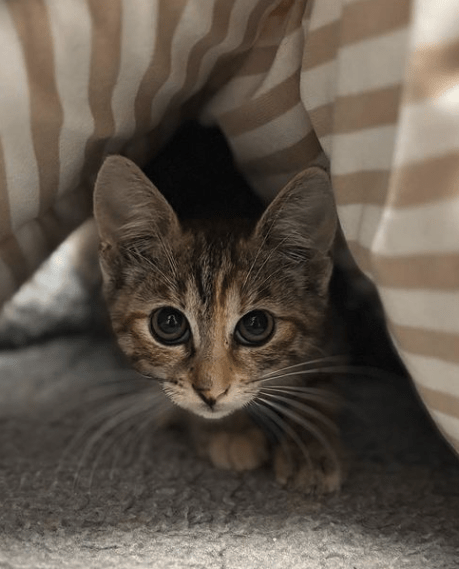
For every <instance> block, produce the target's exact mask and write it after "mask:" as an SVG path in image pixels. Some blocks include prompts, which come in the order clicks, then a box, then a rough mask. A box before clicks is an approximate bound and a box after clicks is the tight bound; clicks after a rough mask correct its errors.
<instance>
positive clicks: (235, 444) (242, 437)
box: [200, 427, 269, 471]
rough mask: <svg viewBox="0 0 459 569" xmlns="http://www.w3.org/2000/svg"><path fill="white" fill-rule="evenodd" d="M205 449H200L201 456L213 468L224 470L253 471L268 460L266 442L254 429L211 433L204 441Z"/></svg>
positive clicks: (261, 433)
mask: <svg viewBox="0 0 459 569" xmlns="http://www.w3.org/2000/svg"><path fill="white" fill-rule="evenodd" d="M206 447H207V448H205V449H203V448H201V449H200V450H201V454H206V455H207V456H208V457H209V458H210V460H211V461H212V464H213V465H214V466H216V467H217V468H222V469H225V470H236V471H243V470H254V469H255V468H258V467H260V466H262V465H263V464H264V463H265V462H266V461H267V460H268V458H269V451H268V441H267V440H266V437H265V435H264V434H263V432H262V431H261V430H260V429H257V428H256V427H253V428H250V429H248V430H246V431H242V432H231V431H219V432H216V433H213V434H211V435H210V436H209V438H208V440H207V441H206ZM202 451H204V453H203V452H202Z"/></svg>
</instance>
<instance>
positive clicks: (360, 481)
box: [0, 277, 459, 569]
mask: <svg viewBox="0 0 459 569" xmlns="http://www.w3.org/2000/svg"><path fill="white" fill-rule="evenodd" d="M53 279H54V277H53ZM72 282H74V281H73V280H72V279H70V281H68V282H67V284H66V288H65V290H66V292H65V294H64V296H67V297H68V298H67V300H68V301H69V302H70V305H72V306H73V307H75V306H77V307H78V306H79V305H78V303H75V298H71V297H72V294H73V293H74V292H75V291H74V290H73V289H72V286H71V284H69V283H72ZM72 291H73V292H72ZM59 294H60V296H59V297H58V301H57V300H55V303H56V302H58V304H59V311H60V313H62V314H65V315H66V316H65V318H66V321H67V322H68V321H69V310H70V308H69V306H70V305H69V306H67V308H65V306H64V305H65V302H67V301H65V299H64V298H63V296H62V294H63V293H62V289H61V291H60V293H59ZM75 294H76V295H77V296H78V294H77V293H75ZM69 299H70V300H69ZM40 310H41V309H40ZM40 310H38V309H37V310H35V312H33V311H32V315H33V317H34V318H35V325H36V326H37V329H39V331H37V334H36V335H37V336H40V335H41V336H43V330H42V329H41V328H40V327H42V325H43V319H44V318H49V319H50V321H52V319H53V317H52V316H49V315H47V316H45V315H43V313H42V312H41V311H40ZM82 310H83V309H81V307H79V308H78V310H77V311H78V313H79V314H80V316H81V314H82ZM70 312H71V310H70ZM11 314H13V313H10V327H8V325H5V324H4V327H3V340H4V342H3V343H4V345H7V344H8V342H9V340H11V339H12V338H13V337H20V336H21V334H20V332H18V331H17V322H16V323H14V322H13V324H11V322H12V320H11ZM15 314H22V316H21V318H19V320H21V319H22V324H23V325H24V322H26V320H27V318H25V316H24V314H26V313H24V312H22V313H21V309H20V308H19V309H17V312H15ZM29 315H30V313H29ZM56 318H59V316H57V317H56ZM13 320H14V319H13ZM70 320H71V318H70ZM75 321H78V319H76V320H75ZM86 322H87V321H86ZM52 324H53V327H54V330H56V329H59V326H58V325H57V324H56V322H52ZM25 325H26V327H27V330H28V331H29V333H30V334H31V335H32V336H33V323H31V322H28V323H27V322H26V324H25ZM15 326H16V332H14V329H15ZM64 328H65V326H64ZM67 328H68V326H67ZM70 328H71V326H70ZM84 328H85V326H80V324H79V321H78V322H77V323H76V324H75V323H74V331H77V330H80V333H78V334H73V335H70V336H68V335H67V336H61V337H60V338H54V339H48V340H47V341H42V342H41V343H35V344H32V345H31V346H29V347H23V348H21V349H11V348H4V349H3V351H2V352H1V353H0V425H1V428H0V449H1V450H0V501H1V508H0V568H2V569H9V568H15V569H16V568H17V569H19V568H46V569H54V568H56V569H57V568H65V567H69V568H70V567H71V568H80V567H81V568H85V569H92V568H94V569H95V568H98V569H99V568H110V569H112V568H117V567H119V568H127V569H130V568H144V567H145V568H147V567H149V568H150V567H159V568H184V567H190V568H191V567H192V568H196V569H197V568H203V569H204V568H206V569H213V568H222V569H233V568H234V569H236V568H237V569H248V568H267V567H270V568H271V567H272V568H282V569H286V568H290V567H292V568H293V567H298V568H306V569H308V568H314V569H319V568H322V567H323V568H327V569H335V568H336V569H338V568H340V569H341V568H342V569H391V568H393V569H401V568H423V569H424V568H427V569H437V568H445V569H453V568H455V567H459V523H458V512H459V490H458V489H459V463H458V461H457V459H456V458H455V457H453V455H452V454H451V453H450V451H449V449H448V448H447V447H446V445H445V444H444V443H443V442H442V440H441V438H440V437H439V436H438V435H437V434H436V432H435V430H434V429H433V428H432V426H431V425H430V422H429V421H428V420H427V419H426V417H425V415H424V412H423V410H422V409H421V407H420V404H419V403H418V401H417V399H416V397H415V395H414V394H413V392H412V391H411V388H410V386H409V384H408V382H407V381H406V380H404V379H400V380H399V381H394V380H389V379H388V380H387V381H386V380H384V379H381V378H380V379H376V378H348V379H347V380H346V381H345V382H343V389H344V390H345V392H346V394H347V396H346V397H347V400H348V401H349V411H348V412H347V414H346V416H345V417H344V419H343V431H344V433H345V437H346V440H347V444H348V446H349V448H350V449H352V453H353V459H352V461H351V463H350V469H349V476H348V480H347V482H346V484H345V486H344V488H343V490H342V492H341V493H340V494H338V495H334V496H329V497H326V498H323V499H316V498H313V497H305V496H302V495H299V494H297V493H294V492H291V491H287V490H285V489H282V488H279V487H278V486H277V485H276V484H275V482H274V481H273V479H272V475H271V472H270V471H269V469H266V470H264V469H262V470H259V471H256V472H251V473H247V474H243V475H239V474H234V473H230V472H225V471H219V470H216V469H214V468H212V467H211V466H210V465H208V464H207V463H206V462H204V461H202V460H200V459H198V458H197V457H196V456H195V454H194V452H193V450H192V448H191V446H190V445H189V443H188V441H187V438H186V436H185V434H184V433H181V432H179V431H176V430H175V431H174V430H169V431H161V432H159V433H158V434H155V435H152V436H151V438H150V439H145V441H146V442H145V444H144V445H143V447H142V449H141V450H142V452H140V451H137V450H136V451H135V452H133V453H132V457H130V456H128V455H129V454H130V453H129V452H128V451H129V449H130V446H129V445H128V444H127V443H126V440H130V439H127V438H126V439H125V440H124V441H123V439H122V438H121V439H113V438H112V439H110V438H108V439H107V443H106V446H105V447H104V452H103V453H102V452H101V453H99V458H100V460H99V461H97V460H96V459H95V458H91V459H90V460H89V459H88V460H87V461H83V463H82V465H81V468H79V467H78V464H79V461H80V459H81V457H82V453H84V448H85V442H87V441H85V440H84V438H83V441H82V443H81V445H79V446H75V445H73V446H72V445H70V442H71V441H72V440H73V439H74V436H75V434H76V433H77V432H78V431H79V430H80V429H81V426H82V425H84V424H85V422H87V420H88V416H90V411H89V410H88V409H86V411H85V407H87V404H86V403H84V401H86V399H85V397H86V396H85V393H88V389H89V387H90V386H92V385H95V384H97V383H98V382H101V381H106V380H107V379H109V378H110V377H114V378H119V377H120V374H123V373H124V372H123V371H120V363H119V358H118V356H117V353H116V351H115V349H114V348H113V345H112V344H111V343H110V341H108V340H107V339H104V338H103V337H102V338H101V337H94V336H93V335H90V334H89V333H88V332H82V330H84ZM31 331H32V332H31ZM67 331H68V330H67ZM15 334H16V335H15ZM13 343H14V342H13ZM126 373H128V372H126ZM89 391H90V390H89ZM69 403H71V404H72V405H69ZM101 404H102V405H103V402H102V403H101ZM120 450H121V452H119V451H120ZM120 455H121V456H120ZM77 473H79V475H78V477H77V480H76V481H75V478H76V474H77Z"/></svg>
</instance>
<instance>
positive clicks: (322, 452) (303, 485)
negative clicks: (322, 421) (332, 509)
mask: <svg viewBox="0 0 459 569" xmlns="http://www.w3.org/2000/svg"><path fill="white" fill-rule="evenodd" d="M291 427H292V429H294V428H295V426H294V425H291ZM322 434H323V437H324V440H325V441H326V444H324V441H323V440H322V441H321V440H317V439H316V438H315V437H314V436H313V435H309V434H306V433H301V432H299V430H298V427H296V429H295V438H292V437H290V438H289V439H285V440H284V441H283V442H282V444H280V445H278V446H277V447H276V448H275V450H274V456H273V467H274V473H275V476H276V480H277V481H278V482H279V483H280V484H282V485H283V486H286V487H289V488H293V489H295V490H299V491H301V492H304V493H306V494H329V493H331V492H336V491H338V490H339V489H340V488H341V485H342V482H343V477H344V472H343V468H344V463H343V450H342V447H341V444H340V442H339V439H338V436H337V435H336V434H333V435H331V434H330V433H325V432H322Z"/></svg>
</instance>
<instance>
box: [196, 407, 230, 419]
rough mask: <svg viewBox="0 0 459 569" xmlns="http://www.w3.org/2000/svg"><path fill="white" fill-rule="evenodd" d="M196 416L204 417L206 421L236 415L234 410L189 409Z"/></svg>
mask: <svg viewBox="0 0 459 569" xmlns="http://www.w3.org/2000/svg"><path fill="white" fill-rule="evenodd" d="M188 411H190V412H191V413H193V414H194V415H198V416H199V417H203V418H204V419H211V420H212V419H223V417H228V415H231V413H234V411H235V410H234V409H222V410H217V411H213V410H212V409H188Z"/></svg>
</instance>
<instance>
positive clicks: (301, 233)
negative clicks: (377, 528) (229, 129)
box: [94, 156, 342, 492]
mask: <svg viewBox="0 0 459 569" xmlns="http://www.w3.org/2000/svg"><path fill="white" fill-rule="evenodd" d="M94 213H95V218H96V223H97V227H98V232H99V236H100V264H101V269H102V274H103V292H104V296H105V299H106V302H107V306H108V309H109V313H110V318H111V321H112V327H113V330H114V333H115V335H116V337H117V341H118V343H119V345H120V347H121V349H122V351H123V352H124V353H125V354H126V356H127V357H128V359H129V360H130V361H131V363H132V365H133V366H134V368H135V369H136V370H137V371H138V372H140V373H141V374H143V375H144V376H147V377H149V378H151V379H152V380H155V381H156V382H160V384H161V386H162V388H163V390H164V393H165V394H167V396H168V397H169V398H170V400H172V401H173V403H175V404H176V405H177V406H178V407H179V408H181V409H182V410H184V414H185V415H186V416H187V418H188V419H187V420H188V421H190V428H191V430H192V432H193V436H194V440H195V443H196V446H197V450H198V452H199V454H200V455H201V456H206V457H208V458H209V459H210V460H211V461H212V463H213V464H214V465H216V466H217V467H220V468H228V469H234V470H237V471H243V470H250V469H255V468H257V467H260V466H262V465H263V464H265V463H267V462H271V463H272V464H273V467H274V471H275V476H276V478H277V480H278V481H279V482H280V483H282V484H285V485H288V486H290V487H293V488H298V489H300V490H302V491H304V492H331V491H335V490H337V489H338V488H339V487H340V484H341V478H342V471H341V464H340V458H339V455H340V451H339V437H338V434H337V429H336V425H335V421H334V413H335V406H334V397H333V395H332V394H331V393H330V391H329V381H328V379H327V375H326V373H318V374H317V373H315V370H316V369H317V366H319V370H320V365H324V364H325V365H326V364H327V362H328V364H329V363H330V360H329V359H327V357H326V356H325V354H326V351H325V350H326V347H327V336H328V335H329V334H330V327H329V324H330V302H329V282H330V277H331V274H332V269H333V263H332V258H331V249H332V245H333V242H334V238H335V233H336V230H337V217H336V213H335V204H334V201H333V197H332V192H331V189H330V183H329V179H328V175H327V174H326V173H325V172H324V171H323V170H322V169H320V168H318V167H311V168H308V169H307V170H305V171H304V172H302V173H300V174H299V175H297V176H296V177H295V178H294V179H293V180H292V181H291V182H290V183H289V184H288V185H287V186H286V187H285V188H284V189H283V190H282V191H281V192H280V193H279V194H278V195H277V197H276V198H275V199H274V201H273V202H272V203H271V204H270V205H269V206H268V207H267V208H266V210H265V211H264V213H263V214H262V215H261V218H259V219H258V220H257V221H254V220H252V219H235V218H234V217H233V218H232V219H231V215H230V219H225V218H222V217H219V218H214V219H199V217H202V216H200V215H195V216H194V217H195V218H194V219H186V218H185V216H184V215H182V214H181V215H180V216H178V215H177V212H175V211H174V209H173V208H172V207H171V205H170V204H169V203H168V201H166V199H165V198H164V196H163V195H162V194H161V193H160V192H159V191H158V189H157V188H156V187H155V185H154V184H153V183H152V182H151V181H150V180H149V179H148V178H147V177H146V176H145V175H144V173H143V172H142V171H141V170H140V169H139V168H138V167H137V166H136V165H135V164H134V163H133V162H131V161H130V160H128V159H127V158H124V157H122V156H110V157H108V158H107V159H106V160H105V162H104V164H103V165H102V168H101V170H100V172H99V174H98V177H97V181H96V186H95V196H94ZM196 218H197V219H196ZM324 371H327V370H326V369H325V368H324Z"/></svg>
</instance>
